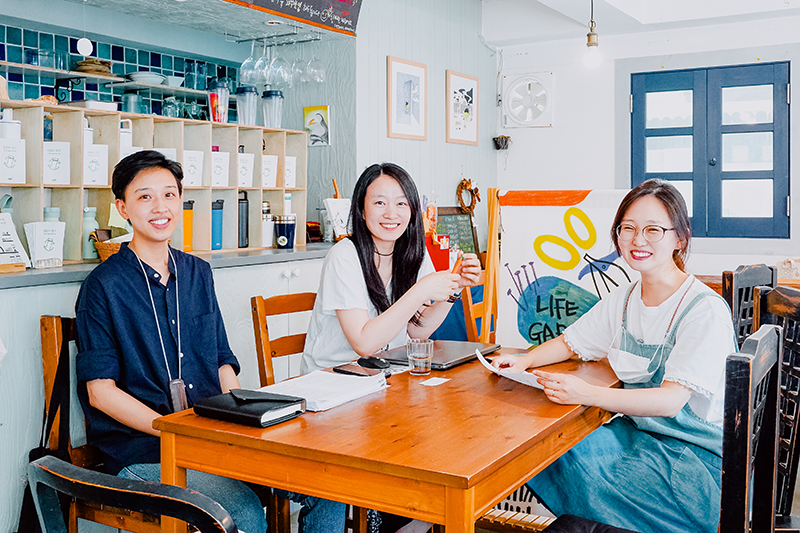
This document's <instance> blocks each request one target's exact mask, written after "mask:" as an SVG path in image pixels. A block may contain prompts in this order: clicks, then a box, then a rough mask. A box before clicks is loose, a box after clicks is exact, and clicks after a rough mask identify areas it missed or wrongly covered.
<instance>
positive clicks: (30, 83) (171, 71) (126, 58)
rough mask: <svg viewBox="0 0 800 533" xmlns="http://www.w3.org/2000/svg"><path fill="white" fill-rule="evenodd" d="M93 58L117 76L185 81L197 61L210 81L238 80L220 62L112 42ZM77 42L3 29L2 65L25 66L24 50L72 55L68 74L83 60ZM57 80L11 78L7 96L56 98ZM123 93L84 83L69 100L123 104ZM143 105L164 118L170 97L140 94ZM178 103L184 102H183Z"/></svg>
mask: <svg viewBox="0 0 800 533" xmlns="http://www.w3.org/2000/svg"><path fill="white" fill-rule="evenodd" d="M92 44H93V45H94V52H93V53H92V57H97V58H100V59H107V60H110V61H112V67H111V71H112V74H114V75H115V76H119V77H123V76H125V75H126V74H130V73H131V72H136V71H145V70H146V71H151V72H157V73H159V74H163V75H165V76H180V77H183V75H184V69H185V66H186V63H187V62H193V61H198V62H201V63H205V64H206V65H207V72H208V77H209V78H214V77H220V78H222V77H229V78H232V79H233V80H236V79H237V74H238V72H237V71H238V64H233V63H230V62H225V61H219V62H218V63H211V62H207V61H199V60H197V59H196V58H188V57H185V56H183V55H172V54H166V53H161V52H154V51H150V50H144V49H138V48H130V47H127V46H122V45H117V44H115V43H113V42H92ZM77 45H78V39H76V38H74V37H67V36H64V35H54V34H52V33H44V32H38V31H34V30H29V29H25V28H17V27H14V26H4V25H0V61H8V62H11V63H24V57H25V50H28V49H36V48H40V49H45V50H55V51H57V52H65V53H67V54H69V70H75V69H76V68H77V67H78V61H81V60H82V59H84V58H83V56H81V55H79V54H78V49H77ZM54 85H55V80H54V79H53V78H52V77H49V76H47V75H44V74H25V75H24V76H23V75H22V74H14V73H9V74H8V92H9V96H10V97H11V99H13V100H23V99H25V98H39V97H40V96H43V95H54ZM123 92H124V89H120V88H115V89H111V88H108V87H106V86H105V84H103V83H100V84H97V83H85V82H84V81H81V83H80V84H78V85H75V86H73V87H72V94H71V95H70V96H67V98H66V99H67V100H104V101H109V102H110V101H117V102H119V101H120V100H121V97H122V94H123ZM139 94H140V95H141V96H142V101H143V103H144V104H145V105H146V106H147V109H149V110H150V112H152V113H155V114H161V103H162V101H163V98H164V97H165V96H167V95H159V94H151V93H150V92H149V91H139ZM179 99H183V98H180V97H179Z"/></svg>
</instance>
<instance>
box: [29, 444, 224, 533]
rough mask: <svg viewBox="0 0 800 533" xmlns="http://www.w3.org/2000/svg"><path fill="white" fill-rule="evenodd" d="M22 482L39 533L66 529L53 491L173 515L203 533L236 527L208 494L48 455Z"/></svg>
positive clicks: (54, 532) (34, 466) (30, 465)
mask: <svg viewBox="0 0 800 533" xmlns="http://www.w3.org/2000/svg"><path fill="white" fill-rule="evenodd" d="M28 481H29V483H30V486H31V493H32V495H33V500H34V503H35V504H36V512H37V513H38V514H39V522H40V523H41V525H42V530H43V531H44V533H66V531H67V528H66V525H65V523H64V516H63V515H62V514H61V507H60V505H59V500H58V493H62V494H66V495H69V496H70V497H72V498H76V499H79V500H82V501H90V502H94V503H98V504H102V505H108V506H111V507H116V508H120V509H128V510H131V511H135V512H139V513H146V514H149V515H155V516H162V515H163V516H169V517H172V518H177V519H179V520H183V521H184V522H187V523H189V524H191V525H193V526H195V527H197V528H198V529H199V530H200V531H203V533H210V532H212V531H219V532H223V533H236V532H237V531H238V529H237V528H236V524H234V522H233V519H232V518H231V516H230V515H229V514H228V512H227V511H226V510H225V509H223V508H222V506H221V505H220V504H218V503H217V502H215V501H214V500H212V499H211V498H209V497H208V496H204V495H203V494H200V493H198V492H194V491H190V490H187V489H184V488H181V487H174V486H171V485H162V484H160V483H150V482H146V481H139V480H132V479H124V478H119V477H116V476H111V475H108V474H103V473H100V472H95V471H92V470H87V469H85V468H80V467H77V466H74V465H71V464H69V463H66V462H64V461H61V460H60V459H57V458H55V457H52V456H47V457H42V458H41V459H37V460H36V461H33V462H32V463H30V464H29V465H28Z"/></svg>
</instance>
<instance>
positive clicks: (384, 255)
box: [375, 250, 394, 257]
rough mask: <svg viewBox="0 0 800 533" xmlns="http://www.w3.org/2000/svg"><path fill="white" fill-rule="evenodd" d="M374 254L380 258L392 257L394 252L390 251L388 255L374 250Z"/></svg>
mask: <svg viewBox="0 0 800 533" xmlns="http://www.w3.org/2000/svg"><path fill="white" fill-rule="evenodd" d="M375 253H376V254H378V255H379V256H381V257H391V256H392V255H394V250H392V251H391V253H388V254H382V253H380V252H379V251H378V250H375Z"/></svg>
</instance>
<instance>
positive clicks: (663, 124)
mask: <svg viewBox="0 0 800 533" xmlns="http://www.w3.org/2000/svg"><path fill="white" fill-rule="evenodd" d="M646 98H647V102H646V107H647V117H646V121H647V122H646V126H645V127H647V128H684V127H687V126H691V125H692V91H691V90H688V91H669V92H663V93H647V96H646Z"/></svg>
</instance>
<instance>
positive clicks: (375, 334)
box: [300, 163, 481, 533]
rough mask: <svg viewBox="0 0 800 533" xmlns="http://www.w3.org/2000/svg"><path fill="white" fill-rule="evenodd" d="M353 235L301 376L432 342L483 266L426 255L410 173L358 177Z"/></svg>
mask: <svg viewBox="0 0 800 533" xmlns="http://www.w3.org/2000/svg"><path fill="white" fill-rule="evenodd" d="M350 222H351V225H352V232H353V234H352V235H351V236H350V237H349V238H347V239H343V240H342V241H340V242H339V243H337V244H336V245H334V247H333V248H331V250H330V252H328V255H327V256H326V257H325V263H324V264H323V266H322V275H321V278H320V286H319V291H318V292H317V300H316V302H315V303H314V310H313V311H312V312H311V321H310V322H309V325H308V334H307V336H306V345H305V349H304V350H303V361H302V363H301V368H300V370H301V372H303V373H305V372H309V371H311V370H317V369H320V368H326V367H330V366H334V365H338V364H341V363H345V362H348V361H352V360H353V359H356V358H358V357H359V356H372V355H375V354H376V353H378V352H380V351H383V350H387V349H391V348H396V347H398V346H403V345H405V343H406V339H407V337H408V336H411V337H413V338H419V339H425V338H428V337H429V336H430V334H431V333H433V332H434V331H435V330H436V328H438V327H439V325H440V324H441V323H442V321H443V320H444V318H445V316H447V313H448V312H449V311H450V307H451V306H452V304H453V302H455V301H456V300H457V298H456V297H455V296H454V295H455V294H456V293H457V292H458V291H460V290H461V289H462V288H464V287H469V286H472V285H474V284H475V283H477V281H478V277H479V275H480V270H481V266H480V262H479V261H478V257H477V256H476V255H475V254H465V255H464V256H463V259H462V263H461V270H460V271H459V272H458V273H456V274H452V273H450V272H449V271H447V270H445V271H443V272H436V271H434V268H433V264H432V263H431V260H430V257H428V254H427V253H426V249H425V232H424V230H423V226H422V210H421V207H420V202H419V194H418V193H417V188H416V186H415V185H414V181H413V180H412V179H411V176H409V175H408V173H407V172H406V171H405V170H403V169H402V168H400V167H399V166H397V165H394V164H391V163H383V164H381V165H372V166H370V167H369V168H367V169H366V170H365V171H364V172H363V173H362V174H361V177H360V178H359V179H358V182H357V183H356V186H355V190H354V191H353V199H352V203H351V205H350ZM368 517H369V527H370V531H371V532H372V531H376V532H381V533H385V532H393V531H396V530H397V531H402V532H403V533H414V532H416V533H418V532H421V531H426V530H427V529H429V528H430V524H427V523H425V522H420V521H416V520H414V521H412V520H411V519H408V518H403V517H399V516H394V515H390V514H387V513H375V512H374V511H370V512H369V514H368Z"/></svg>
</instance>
